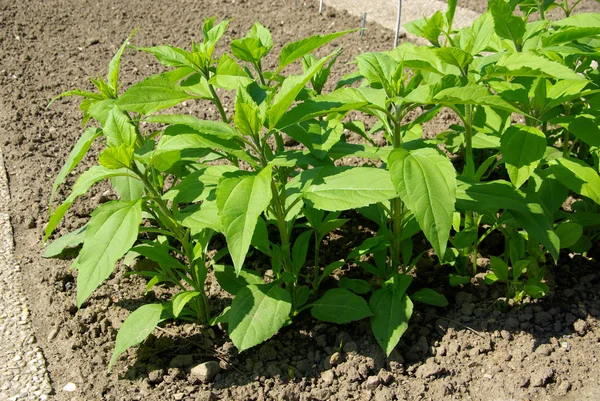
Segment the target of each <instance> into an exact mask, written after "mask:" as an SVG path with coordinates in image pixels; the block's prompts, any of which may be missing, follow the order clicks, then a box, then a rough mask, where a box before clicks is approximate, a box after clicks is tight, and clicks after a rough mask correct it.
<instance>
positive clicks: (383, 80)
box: [356, 53, 398, 96]
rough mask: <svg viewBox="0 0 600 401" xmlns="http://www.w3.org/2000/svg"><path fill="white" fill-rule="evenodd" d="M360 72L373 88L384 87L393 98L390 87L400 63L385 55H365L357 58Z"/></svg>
mask: <svg viewBox="0 0 600 401" xmlns="http://www.w3.org/2000/svg"><path fill="white" fill-rule="evenodd" d="M356 64H357V66H358V70H359V71H360V73H361V74H362V75H363V76H364V77H365V79H366V80H367V82H369V84H370V85H371V86H373V87H382V88H384V89H385V90H386V92H387V93H388V96H393V95H394V93H393V91H392V89H391V86H390V79H392V77H393V75H394V72H395V71H396V68H397V67H398V62H397V61H396V60H394V59H393V58H391V57H390V56H389V55H387V54H385V53H363V54H360V55H359V56H357V57H356Z"/></svg>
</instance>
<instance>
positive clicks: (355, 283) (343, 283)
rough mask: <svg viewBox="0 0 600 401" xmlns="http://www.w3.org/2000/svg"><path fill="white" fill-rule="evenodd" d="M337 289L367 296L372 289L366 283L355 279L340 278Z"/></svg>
mask: <svg viewBox="0 0 600 401" xmlns="http://www.w3.org/2000/svg"><path fill="white" fill-rule="evenodd" d="M338 287H340V288H345V289H347V290H350V291H352V292H353V293H355V294H367V293H369V292H371V291H373V287H372V286H371V284H369V282H368V281H365V280H360V279H357V278H348V277H342V278H341V280H340V282H339V283H338Z"/></svg>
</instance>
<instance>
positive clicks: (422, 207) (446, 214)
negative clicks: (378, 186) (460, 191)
mask: <svg viewBox="0 0 600 401" xmlns="http://www.w3.org/2000/svg"><path fill="white" fill-rule="evenodd" d="M389 165H390V172H391V176H392V182H393V183H394V186H395V187H396V190H397V191H398V193H399V194H400V199H402V201H403V202H404V204H405V205H406V206H407V207H408V209H409V210H410V211H411V212H412V213H413V214H414V215H415V217H416V219H417V221H418V222H419V225H420V226H421V229H422V230H423V233H424V234H425V236H426V237H427V239H428V240H429V242H431V245H432V246H433V249H434V250H435V251H436V252H437V254H438V255H444V254H445V252H446V245H447V243H448V237H449V236H450V228H451V227H452V214H453V213H454V203H455V201H456V171H455V170H454V166H453V165H452V163H451V162H450V160H449V159H448V158H447V157H446V156H444V155H443V154H441V153H440V152H439V151H438V150H437V149H432V148H422V149H417V150H414V151H412V152H408V151H406V150H404V149H395V150H394V151H393V152H392V153H391V155H390V158H389Z"/></svg>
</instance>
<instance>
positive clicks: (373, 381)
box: [366, 376, 381, 390]
mask: <svg viewBox="0 0 600 401" xmlns="http://www.w3.org/2000/svg"><path fill="white" fill-rule="evenodd" d="M380 383H381V381H380V380H379V377H377V376H369V377H367V382H366V387H367V389H368V390H375V389H376V388H377V386H379V384H380Z"/></svg>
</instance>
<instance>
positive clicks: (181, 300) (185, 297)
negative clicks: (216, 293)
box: [172, 291, 201, 318]
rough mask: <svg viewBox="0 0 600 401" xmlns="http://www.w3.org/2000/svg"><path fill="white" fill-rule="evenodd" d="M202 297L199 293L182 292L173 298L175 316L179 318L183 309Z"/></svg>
mask: <svg viewBox="0 0 600 401" xmlns="http://www.w3.org/2000/svg"><path fill="white" fill-rule="evenodd" d="M199 295H201V293H200V292H199V291H182V292H179V293H177V294H175V296H174V297H173V300H172V302H173V316H175V318H177V317H179V314H180V313H181V311H182V310H183V308H184V307H185V306H186V305H187V304H188V303H189V302H190V301H191V300H192V299H194V298H196V297H197V296H199Z"/></svg>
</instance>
